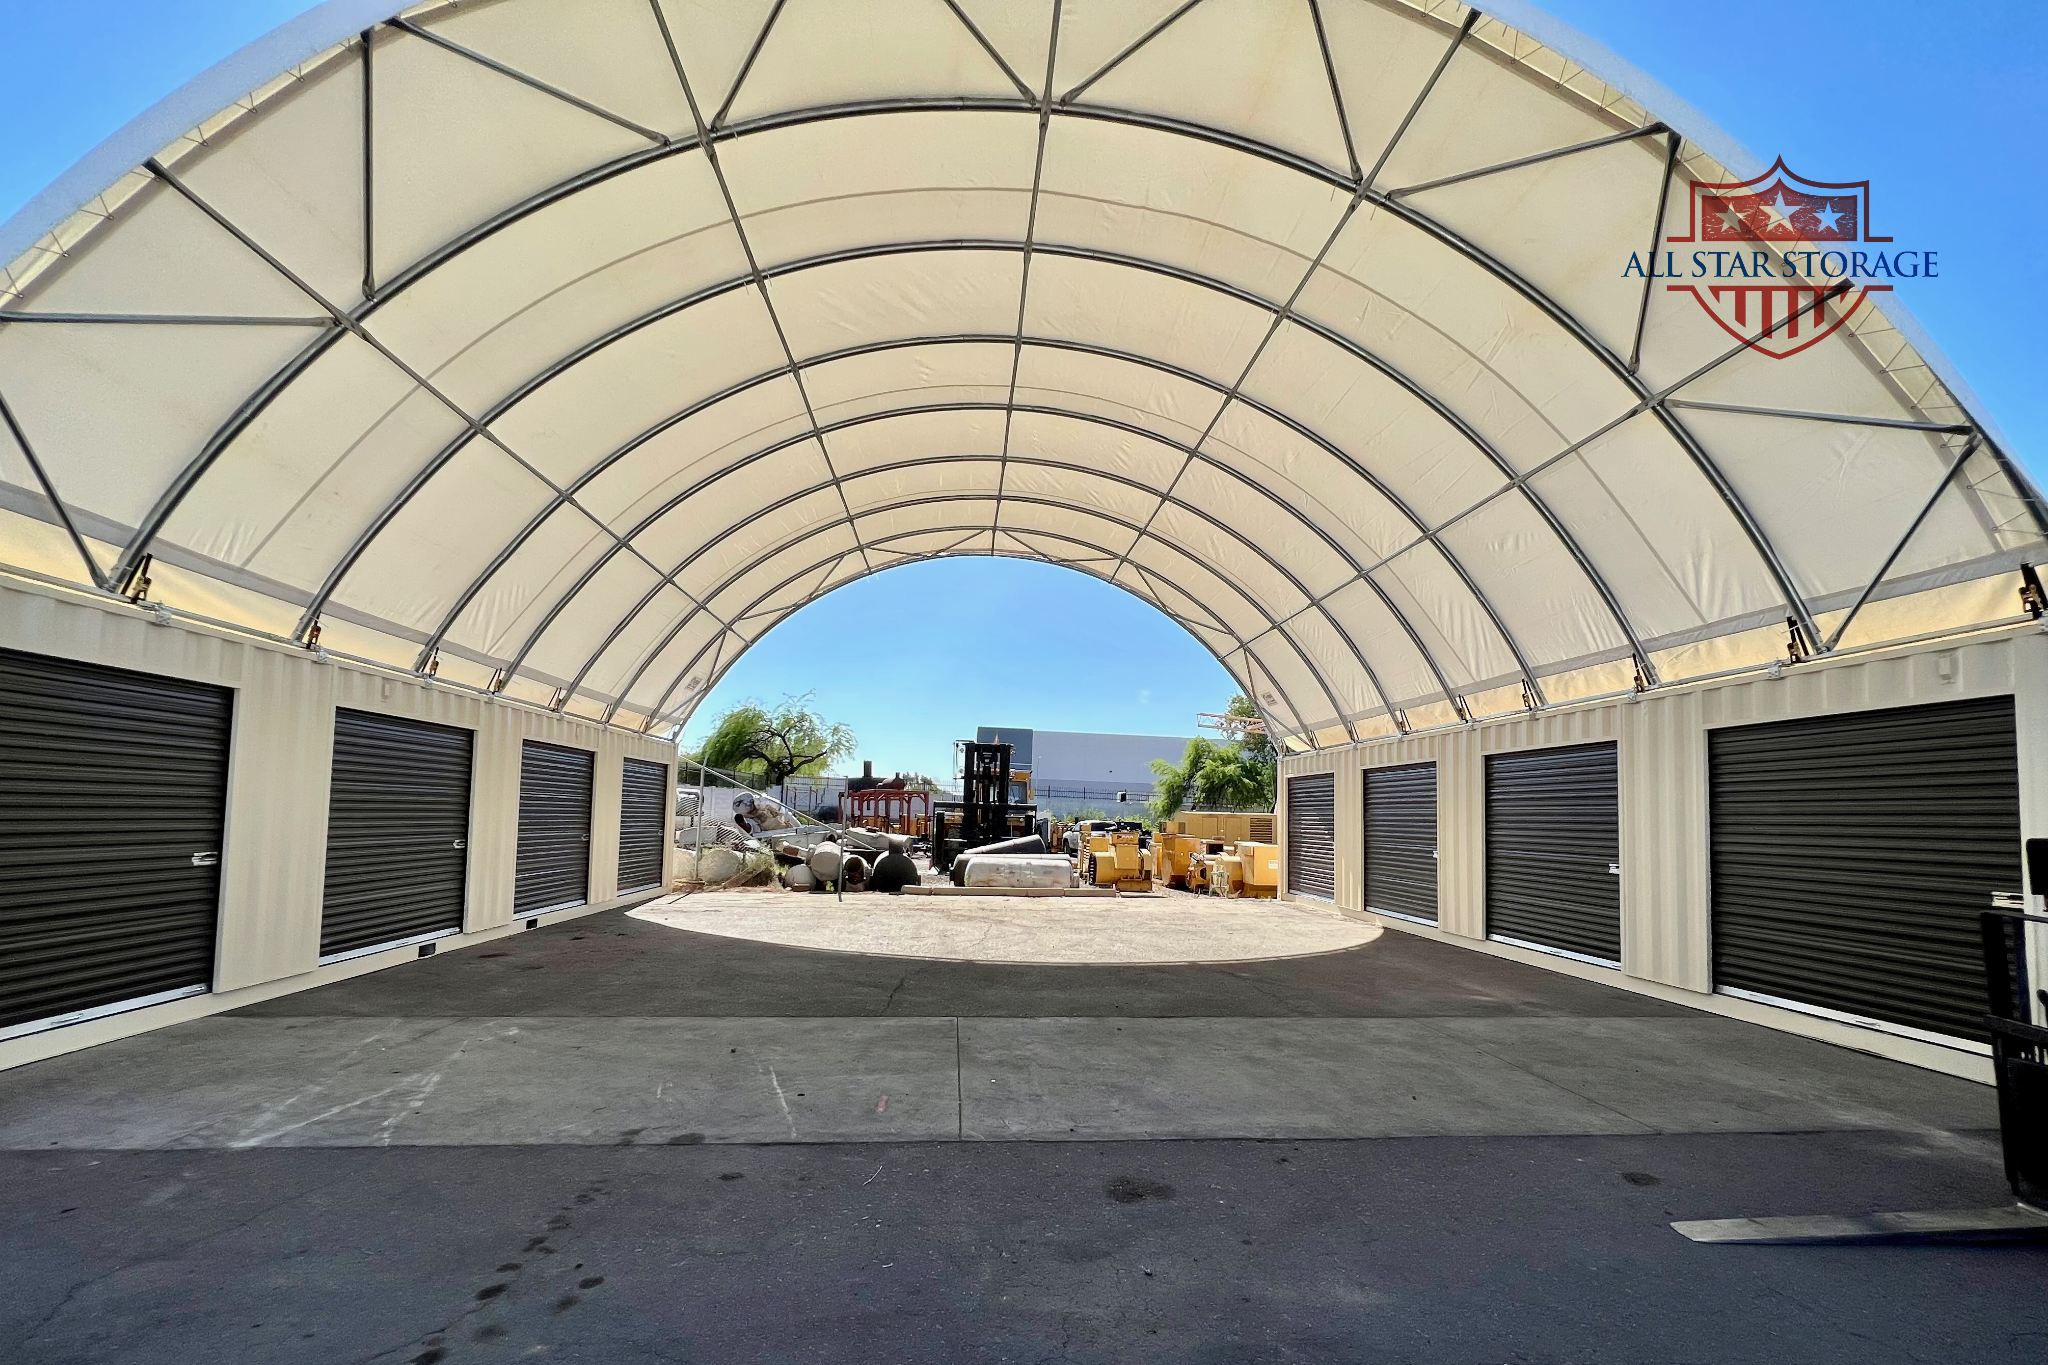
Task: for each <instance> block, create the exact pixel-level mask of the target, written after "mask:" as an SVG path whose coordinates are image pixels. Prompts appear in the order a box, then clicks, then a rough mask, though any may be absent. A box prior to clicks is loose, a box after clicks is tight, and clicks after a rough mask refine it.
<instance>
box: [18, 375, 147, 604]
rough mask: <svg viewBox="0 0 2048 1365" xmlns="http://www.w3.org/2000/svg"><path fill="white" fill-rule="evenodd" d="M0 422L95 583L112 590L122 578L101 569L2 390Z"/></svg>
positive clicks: (94, 584)
mask: <svg viewBox="0 0 2048 1365" xmlns="http://www.w3.org/2000/svg"><path fill="white" fill-rule="evenodd" d="M0 426H5V427H6V428H7V432H8V434H9V435H10V436H12V437H13V438H14V444H15V447H16V448H17V449H18V450H20V451H21V458H22V459H24V460H26V461H27V462H28V472H29V473H31V474H33V475H35V478H36V484H37V486H38V487H40V488H41V489H42V490H43V497H44V498H46V499H48V500H49V504H50V510H51V511H53V512H55V513H56V514H57V521H58V523H59V524H61V525H62V526H63V527H64V534H65V535H67V536H70V537H71V545H72V548H73V549H75V550H77V551H78V557H79V558H80V559H82V560H84V561H85V572H86V574H87V576H88V577H89V578H90V579H91V581H92V585H93V586H94V587H95V588H99V589H100V590H102V591H105V592H111V591H112V590H113V583H114V582H115V581H118V580H109V579H108V578H107V576H106V575H104V574H102V573H101V572H100V563H99V561H98V560H97V559H94V558H93V554H92V549H91V547H89V546H88V545H87V544H86V543H85V537H84V536H82V535H80V534H79V533H78V523H76V522H74V521H73V520H72V519H71V509H70V508H68V507H66V506H65V505H64V499H62V498H60V497H58V496H57V485H56V484H54V483H52V482H51V481H50V475H49V471H47V470H45V469H44V468H43V462H42V461H41V460H39V459H37V458H36V448H35V447H34V446H33V445H31V444H29V439H28V433H27V432H25V431H23V430H22V429H21V422H20V419H18V418H16V417H15V415H14V409H13V408H10V407H8V406H7V395H6V394H4V393H0Z"/></svg>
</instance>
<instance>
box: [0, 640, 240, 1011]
mask: <svg viewBox="0 0 2048 1365" xmlns="http://www.w3.org/2000/svg"><path fill="white" fill-rule="evenodd" d="M232 714H233V693H232V692H230V691H229V690H228V689H226V688H222V687H209V686H206V685H205V684H202V683H191V682H184V681H181V680H178V679H174V678H161V677H155V676H152V675H150V674H144V673H130V672H127V671H125V670H123V669H115V668H101V667H99V666H97V665H94V664H85V663H78V662H75V661H73V660H69V659H52V658H45V657H43V656H41V655H36V654H23V653H17V652H15V651H12V650H0V1029H11V1028H17V1027H20V1026H23V1025H33V1024H36V1023H39V1022H41V1021H43V1020H48V1019H56V1018H58V1017H61V1016H69V1015H74V1014H81V1013H90V1012H95V1011H104V1010H107V1009H109V1008H112V1007H118V1006H121V1005H124V1004H127V1003H129V1002H132V1001H139V1000H146V999H150V998H152V997H157V996H164V995H169V994H174V993H185V992H191V991H197V990H204V989H206V988H207V987H208V986H209V985H210V984H211V982H212V979H213V955H214V933H215V926H216V921H217V918H218V913H219V902H220V854H221V847H222V839H223V835H224V833H225V828H226V811H227V774H228V742H229V735H230V730H231V718H232Z"/></svg>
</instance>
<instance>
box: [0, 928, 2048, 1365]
mask: <svg viewBox="0 0 2048 1365" xmlns="http://www.w3.org/2000/svg"><path fill="white" fill-rule="evenodd" d="M1995 1123H1996V1116H1995V1112H1994V1108H1993V1104H1992V1096H1991V1094H1990V1092H1989V1091H1988V1090H1986V1089H1984V1088H1982V1087H1980V1086H1976V1085H1973V1084H1971V1083H1969V1082H1965V1081H1960V1080H1956V1079H1952V1078H1949V1077H1945V1076H1939V1075H1935V1074H1932V1073H1928V1072H1923V1071H1918V1070H1915V1069H1912V1068H1909V1067H1905V1066H1902V1065H1899V1064H1896V1063H1891V1062H1885V1061H1881V1060H1878V1059H1876V1058H1872V1057H1867V1056H1863V1055H1860V1054H1855V1053H1849V1052H1844V1051H1842V1050H1839V1049H1836V1048H1832V1047H1829V1046H1827V1045H1825V1044H1820V1043H1814V1042H1810V1041H1806V1040H1803V1039H1796V1038H1791V1037H1787V1036H1785V1035H1781V1034H1777V1033H1773V1032H1770V1031H1767V1030H1764V1029H1761V1028H1757V1027H1754V1026H1751V1025H1747V1024H1742V1023H1739V1022H1735V1021H1732V1020H1727V1019H1722V1018H1716V1017H1709V1016H1705V1015H1700V1014H1696V1013H1693V1012H1691V1011H1688V1010H1684V1009H1681V1008H1679V1007H1676V1006H1671V1005H1667V1004H1663V1003H1661V1002H1657V1001H1653V1000H1648V999H1645V998H1643V997H1639V996H1634V995H1630V994H1627V993H1624V992H1620V991H1615V990H1611V989H1608V988H1606V987H1603V986H1599V985H1596V984H1593V983H1589V982H1584V981H1579V980H1575V979H1572V978H1568V977H1563V976H1559V975H1556V974H1553V973H1548V972H1542V971H1539V970H1535V969H1532V968H1528V967H1524V966H1521V965H1519V964H1515V963H1511V962H1506V961H1503V960H1500V959H1497V958H1493V957H1489V956H1486V955H1483V954H1478V953H1472V952H1467V951H1464V950H1461V949H1458V948H1455V947H1449V946H1446V945H1442V944H1437V943H1432V942H1428V941H1425V940H1422V939H1418V938H1414V937H1411V936H1407V935H1397V934H1389V935H1386V936H1384V937H1379V938H1373V939H1370V940H1369V941H1366V942H1363V943H1360V944H1357V945H1356V946H1352V947H1348V948H1343V949H1340V950H1337V951H1333V952H1324V953H1320V954H1316V955H1311V956H1292V957H1285V958H1273V959H1268V960H1263V961H1239V962H1220V963H1199V964H1190V963H1177V964H1170V963H1153V964H1151V965H1129V966H1073V965H1059V964H1050V965H993V964H987V963H977V962H965V961H942V960H930V959H908V958H893V957H888V956H880V955H874V954H856V953H843V952H823V951H816V950H811V949H804V948H795V947H789V946H783V945H776V944H765V943H758V942H751V941H747V940H744V939H740V938H735V937H730V936H725V935H712V934H704V933H699V932H695V931H693V930H691V929H688V928H680V927H677V925H676V923H675V922H668V923H664V922H659V921H657V920H655V919H650V918H647V917H644V916H634V915H630V914H626V913H620V912H613V913H608V914H604V915H598V916H592V917H589V918H587V919H584V920H580V921H574V922H571V923H567V924H561V925H557V926H553V927H550V928H547V929H542V930H539V931H535V932H533V933H528V934H522V935H519V936H517V937H514V938H509V939H504V940H500V941H498V942H496V943H492V944H488V945H484V946H482V947H479V948H474V949H470V950H467V951H463V952H457V953H449V954H445V955H441V956H437V957H435V958H433V959H432V960H430V961H426V962H421V963H418V964H416V965H412V966H407V967H404V968H400V969H397V970H392V971H386V972H380V973H376V974H374V975H370V976H365V977H361V978H357V979H355V980H353V981H349V982H344V983H341V984H338V985H334V986H330V987H326V988H324V989H321V990H318V991H312V992H306V993H303V994H300V995H295V996H289V997H284V998H282V999H279V1000H275V1001H271V1002H269V1003H266V1004H263V1005H259V1006H255V1007H251V1008H249V1009H245V1010H242V1011H238V1012H236V1013H235V1014H231V1015H224V1016H219V1017H216V1018H212V1019H207V1020H201V1021H197V1022H194V1023H190V1024H185V1025H181V1026H178V1027H176V1028H172V1029H167V1030H163V1031H161V1032H158V1033H154V1034H149V1035H145V1036H143V1037H139V1038H134V1039H130V1040H127V1041H124V1042H120V1043H114V1044H109V1045H107V1046H104V1047H100V1048H96V1049H93V1050H91V1051H89V1052H85V1053H80V1054H74V1055H72V1056H69V1057H63V1058H58V1059H55V1060H53V1061H49V1062H44V1063H40V1064H38V1065H35V1066H30V1067H24V1068H20V1069H17V1070H15V1071H12V1072H8V1073H5V1074H0V1266H4V1267H5V1269H6V1272H7V1274H8V1279H9V1282H10V1284H11V1286H12V1288H13V1293H12V1294H10V1295H9V1296H8V1298H7V1300H6V1301H5V1302H4V1303H0V1358H4V1359H7V1360H9V1361H23V1362H28V1361H51V1362H55V1361H74V1360H76V1361H86V1360H91V1361H95V1362H101V1361H135V1362H143V1361H148V1362H166V1361H194V1362H198V1361H219V1360H223V1359H250V1360H263V1361H370V1360H390V1361H406V1362H421V1365H433V1363H434V1362H438V1361H442V1360H448V1361H458V1360H462V1361H467V1360H476V1361H496V1360H513V1359H550V1360H589V1361H593V1362H595V1361H602V1362H607V1365H610V1363H612V1362H621V1361H638V1360H648V1361H662V1360H689V1361H700V1360H701V1361H764V1362H766V1361H787V1360H829V1361H839V1360H845V1361H867V1360H892V1361H897V1360H900V1361H927V1360H929V1361H934V1362H939V1361H945V1362H955V1361H984V1360H985V1361H1001V1360H1016V1361H1026V1360H1031V1361H1040V1360H1042V1361H1076V1362H1081V1361H1129V1360H1159V1361H1182V1360H1185V1361H1199V1362H1217V1363H1219V1365H1220V1362H1254V1361H1257V1362H1264V1361H1291V1360H1302V1361H1332V1360H1344V1361H1349V1360H1357V1361H1375V1362H1378V1361H1406V1360H1414V1361H1479V1360H1528V1361H1550V1360H1556V1361H1608V1360H1613V1361H1655V1360H1672V1361H1709V1360H1712V1361H1736V1360H1742V1361H1747V1360H1756V1361H1785V1360H1795V1359H1796V1360H1801V1361H1822V1360H1843V1361H1849V1360H1854V1361H1857V1362H1859V1365H1861V1363H1862V1362H1871V1361H1889V1360H1902V1361H1903V1360H1909V1359H1939V1360H2015V1361H2017V1360H2029V1361H2031V1360H2036V1359H2039V1358H2040V1353H2041V1351H2042V1350H2043V1349H2044V1347H2048V1307H2044V1303H2048V1299H2044V1296H2043V1295H2042V1294H2041V1293H2040V1285H2041V1283H2042V1282H2043V1281H2044V1277H2048V1250H2044V1249H2042V1248H2038V1247H2032V1248H2029V1247H2011V1246H2007V1247H1983V1246H1961V1247H1958V1246H1898V1247H1885V1248H1864V1249H1844V1248H1832V1249H1825V1248H1823V1249H1812V1248H1807V1249H1802V1248H1790V1247H1754V1248H1714V1247H1702V1246H1695V1245H1693V1244H1691V1243H1689V1242H1685V1241H1684V1240H1683V1239H1681V1238H1679V1237H1678V1236H1677V1235H1676V1234H1674V1233H1672V1232H1671V1231H1670V1230H1669V1228H1668V1226H1667V1225H1668V1223H1669V1222H1670V1221H1671V1220H1673V1219H1675V1218H1699V1217H1718V1216H1727V1215H1733V1214H1778V1213H1800V1212H1864V1211H1872V1210H1877V1209H1884V1208H1940V1207H1963V1206H1971V1205H1989V1204H1994V1203H1999V1202H2003V1200H2004V1199H2005V1197H2006V1192H2005V1190H2004V1187H2003V1182H2002V1179H2001V1177H2000V1174H1999V1168H1998V1164H1997V1155H1996V1145H1995V1133H1994V1132H1993V1131H1992V1130H1993V1129H1994V1127H1995Z"/></svg>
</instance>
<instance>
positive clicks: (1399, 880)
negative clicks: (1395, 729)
mask: <svg viewBox="0 0 2048 1365" xmlns="http://www.w3.org/2000/svg"><path fill="white" fill-rule="evenodd" d="M1365 908H1366V909H1368V910H1385V911H1390V912H1392V913H1393V914H1397V915H1410V916H1413V917H1414V918H1416V919H1424V920H1428V921H1429V922H1430V923H1431V924H1434V923H1436V764H1434V763H1411V764H1406V765H1404V766H1402V767H1398V768H1368V769H1366V773H1365Z"/></svg>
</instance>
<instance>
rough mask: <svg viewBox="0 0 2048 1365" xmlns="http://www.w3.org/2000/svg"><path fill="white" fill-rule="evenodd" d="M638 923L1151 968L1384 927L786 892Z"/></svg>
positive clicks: (1323, 948)
mask: <svg viewBox="0 0 2048 1365" xmlns="http://www.w3.org/2000/svg"><path fill="white" fill-rule="evenodd" d="M630 913H631V914H632V915H633V917H634V918H636V919H643V920H648V921H650V922H652V923H655V924H668V925H673V926H675V927H676V928H678V929H689V930H692V931H694V932H696V933H700V934H719V935H722V936H724V937H727V938H744V939H754V940H757V941H759V942H763V943H780V944H784V945H786V946H789V947H793V948H815V949H822V950H825V951H828V952H840V953H866V954H871V955H876V956H882V957H907V958H926V959H939V960H944V961H953V962H992V963H1068V964H1086V963H1101V964H1111V963H1114V964H1124V965H1131V964H1146V963H1170V962H1241V961H1252V960H1260V959H1267V958H1282V957H1307V956H1312V955H1314V954H1317V953H1333V952H1339V951H1341V950H1343V949H1346V948H1355V947H1357V946H1358V945H1359V944H1361V943H1370V942H1371V941H1372V940H1373V939H1375V938H1378V937H1379V936H1380V934H1381V933H1382V932H1383V931H1382V930H1381V929H1380V928H1379V926H1377V925H1372V924H1366V923H1363V922H1361V921H1359V920H1354V919H1350V918H1348V917H1346V916H1344V915H1342V914H1339V913H1338V912H1337V911H1335V910H1327V909H1324V908H1322V907H1321V906H1313V905H1301V904H1296V903H1292V902H1283V901H1250V900H1222V899H1219V898H1216V897H1208V896H1187V895H1172V896H1160V897H1156V898H1154V897H1119V898H1115V899H1083V900H1070V899H1066V898H1053V897H1033V898H1018V897H1009V896H916V897H909V896H882V895H860V896H853V897H849V898H847V899H846V900H844V901H841V900H838V899H837V898H835V897H832V896H828V895H801V894H797V893H794V892H787V891H724V892H710V891H706V892H698V893H697V894H695V895H688V896H664V897H662V898H661V899H659V900H653V901H649V902H648V903H647V904H645V905H643V906H640V907H639V908H638V909H635V910H633V911H631V912H630Z"/></svg>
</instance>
